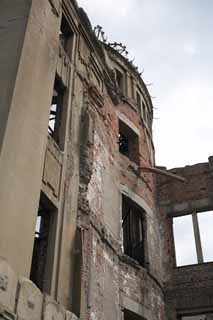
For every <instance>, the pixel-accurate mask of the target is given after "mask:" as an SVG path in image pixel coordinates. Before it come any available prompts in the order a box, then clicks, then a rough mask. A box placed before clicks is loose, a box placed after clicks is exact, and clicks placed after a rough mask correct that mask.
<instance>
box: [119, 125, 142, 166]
mask: <svg viewBox="0 0 213 320" xmlns="http://www.w3.org/2000/svg"><path fill="white" fill-rule="evenodd" d="M119 152H120V153H122V154H123V155H125V156H126V157H128V158H129V159H130V160H131V161H134V162H136V163H139V141H138V135H137V134H136V133H135V132H134V131H133V130H131V129H130V128H129V127H128V126H127V125H126V124H125V123H123V122H122V121H121V120H119Z"/></svg>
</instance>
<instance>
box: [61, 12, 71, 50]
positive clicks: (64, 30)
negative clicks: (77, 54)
mask: <svg viewBox="0 0 213 320" xmlns="http://www.w3.org/2000/svg"><path fill="white" fill-rule="evenodd" d="M73 36H74V33H73V31H72V29H71V28H70V25H69V23H68V21H67V19H66V17H65V15H64V14H62V19H61V28H60V36H59V38H60V43H61V45H62V47H63V48H64V51H65V52H66V53H67V54H68V56H71V54H72V47H73Z"/></svg>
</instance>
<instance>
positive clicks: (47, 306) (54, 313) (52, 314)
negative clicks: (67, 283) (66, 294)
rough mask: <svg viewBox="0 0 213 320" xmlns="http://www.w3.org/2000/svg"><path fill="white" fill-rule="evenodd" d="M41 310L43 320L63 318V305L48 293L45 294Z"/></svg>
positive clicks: (63, 319)
mask: <svg viewBox="0 0 213 320" xmlns="http://www.w3.org/2000/svg"><path fill="white" fill-rule="evenodd" d="M43 310H44V311H43V312H44V313H43V319H44V320H65V309H64V307H63V306H62V305H60V304H59V303H57V302H56V301H54V300H53V299H52V298H51V297H50V296H48V295H45V298H44V308H43Z"/></svg>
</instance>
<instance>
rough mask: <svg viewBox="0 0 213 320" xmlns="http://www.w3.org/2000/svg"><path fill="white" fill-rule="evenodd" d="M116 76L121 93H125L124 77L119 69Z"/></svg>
mask: <svg viewBox="0 0 213 320" xmlns="http://www.w3.org/2000/svg"><path fill="white" fill-rule="evenodd" d="M115 75H116V81H117V85H118V88H119V89H120V92H122V93H124V76H123V74H122V73H121V72H120V71H119V70H117V69H115Z"/></svg>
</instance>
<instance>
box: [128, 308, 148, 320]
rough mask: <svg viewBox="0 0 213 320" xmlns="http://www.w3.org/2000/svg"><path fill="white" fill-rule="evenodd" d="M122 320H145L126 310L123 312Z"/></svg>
mask: <svg viewBox="0 0 213 320" xmlns="http://www.w3.org/2000/svg"><path fill="white" fill-rule="evenodd" d="M124 320H145V319H144V318H143V317H141V316H140V315H138V314H137V313H134V312H132V311H129V310H127V309H125V310H124Z"/></svg>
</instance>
